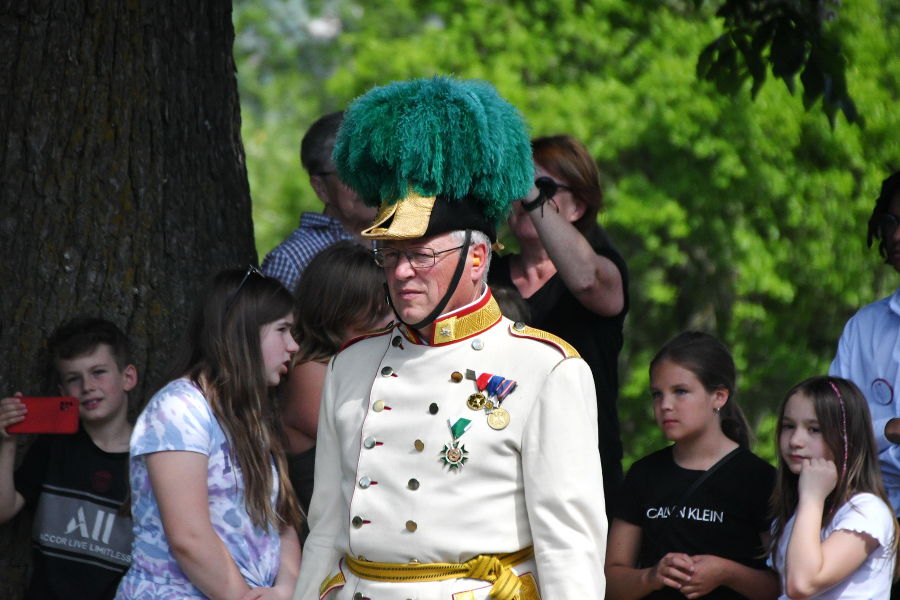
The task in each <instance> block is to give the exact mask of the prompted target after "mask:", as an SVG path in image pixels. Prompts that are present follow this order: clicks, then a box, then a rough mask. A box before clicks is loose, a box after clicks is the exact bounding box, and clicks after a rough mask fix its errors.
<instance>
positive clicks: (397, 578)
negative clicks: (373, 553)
mask: <svg viewBox="0 0 900 600" xmlns="http://www.w3.org/2000/svg"><path fill="white" fill-rule="evenodd" d="M532 556H534V548H533V547H532V546H528V547H527V548H523V549H522V550H519V551H518V552H510V553H509V554H479V555H478V556H476V557H475V558H472V559H469V560H467V561H466V562H464V563H379V562H370V561H367V560H357V559H355V558H353V557H352V556H350V555H349V554H348V555H347V556H346V557H345V559H344V564H346V565H347V568H348V569H350V572H351V573H353V574H354V575H356V576H357V577H361V578H363V579H370V580H373V581H391V582H402V581H443V580H445V579H460V578H463V577H465V578H469V579H480V580H482V581H487V582H489V583H493V584H494V585H493V586H492V587H491V598H493V600H515V599H516V598H517V597H518V595H519V588H520V587H521V583H520V582H519V578H518V577H517V576H516V574H515V573H513V572H512V569H510V567H513V566H515V565H518V564H520V563H523V562H525V561H526V560H528V559H529V558H531V557H532Z"/></svg>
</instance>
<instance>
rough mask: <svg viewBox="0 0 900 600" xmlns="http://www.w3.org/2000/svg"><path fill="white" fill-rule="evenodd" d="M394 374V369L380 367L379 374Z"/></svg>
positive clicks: (383, 375)
mask: <svg viewBox="0 0 900 600" xmlns="http://www.w3.org/2000/svg"><path fill="white" fill-rule="evenodd" d="M393 374H394V369H393V368H391V367H382V368H381V376H382V377H390V376H391V375H393Z"/></svg>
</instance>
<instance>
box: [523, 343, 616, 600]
mask: <svg viewBox="0 0 900 600" xmlns="http://www.w3.org/2000/svg"><path fill="white" fill-rule="evenodd" d="M597 441H598V434H597V397H596V394H595V392H594V382H593V379H592V377H591V372H590V369H589V368H588V366H587V363H585V362H584V361H583V360H581V359H575V358H570V359H566V360H563V361H562V362H560V363H559V364H557V365H556V367H554V369H553V370H552V371H551V372H550V374H549V376H548V377H547V380H546V382H545V384H544V387H543V389H542V390H541V394H540V398H539V399H538V400H537V401H536V402H535V406H534V408H533V409H532V411H531V414H530V415H528V422H527V424H526V426H525V431H524V433H523V438H522V475H523V478H524V485H525V502H526V506H527V510H528V521H529V525H530V527H531V534H532V538H533V542H534V554H535V561H536V563H537V570H538V580H539V582H540V592H541V597H542V598H551V599H552V598H578V599H579V600H595V599H596V600H600V599H602V598H603V597H604V593H605V588H606V579H605V577H604V573H603V560H604V557H605V554H606V533H607V520H606V512H605V509H604V502H603V477H602V474H601V469H600V454H599V450H598V443H597Z"/></svg>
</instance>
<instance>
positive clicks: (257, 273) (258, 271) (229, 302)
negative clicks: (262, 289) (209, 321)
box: [225, 265, 268, 314]
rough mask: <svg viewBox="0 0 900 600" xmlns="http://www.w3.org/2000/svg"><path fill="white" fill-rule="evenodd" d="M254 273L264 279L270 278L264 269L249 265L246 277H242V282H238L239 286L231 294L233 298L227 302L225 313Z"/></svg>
mask: <svg viewBox="0 0 900 600" xmlns="http://www.w3.org/2000/svg"><path fill="white" fill-rule="evenodd" d="M254 274H255V275H258V276H260V277H262V278H263V279H268V278H267V277H266V275H265V274H264V273H263V272H262V271H260V270H259V269H257V268H256V267H254V266H253V265H250V266H248V267H247V272H246V273H244V278H243V279H241V282H240V283H239V284H238V286H237V287H236V288H235V290H234V292H233V293H232V294H231V298H229V299H228V302H226V303H225V313H226V314H227V313H228V311H229V310H230V309H231V305H232V304H234V301H235V300H237V297H238V294H240V293H241V288H242V287H244V284H245V283H247V278H248V277H250V276H251V275H254Z"/></svg>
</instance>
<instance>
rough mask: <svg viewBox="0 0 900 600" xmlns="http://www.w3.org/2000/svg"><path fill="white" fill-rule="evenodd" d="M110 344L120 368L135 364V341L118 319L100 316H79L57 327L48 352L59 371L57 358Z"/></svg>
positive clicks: (48, 340) (51, 336) (52, 335)
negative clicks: (132, 353) (114, 321)
mask: <svg viewBox="0 0 900 600" xmlns="http://www.w3.org/2000/svg"><path fill="white" fill-rule="evenodd" d="M100 344H106V345H107V346H109V347H110V349H111V350H112V355H113V357H115V359H116V365H118V367H119V370H124V369H125V367H127V366H128V365H129V364H131V342H130V341H129V339H128V336H127V335H125V334H124V333H123V332H122V330H121V329H119V328H118V327H117V326H116V324H115V323H112V322H110V321H107V320H106V319H101V318H98V317H76V318H74V319H70V320H68V321H66V322H65V323H63V324H62V325H60V326H59V327H57V328H56V329H55V330H54V331H53V333H51V334H50V337H49V338H48V339H47V355H48V356H49V358H50V362H51V365H50V366H51V367H53V371H54V372H55V371H56V361H57V360H68V359H70V358H76V357H78V356H82V355H84V354H89V353H91V352H93V351H94V350H96V349H97V346H99V345H100Z"/></svg>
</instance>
